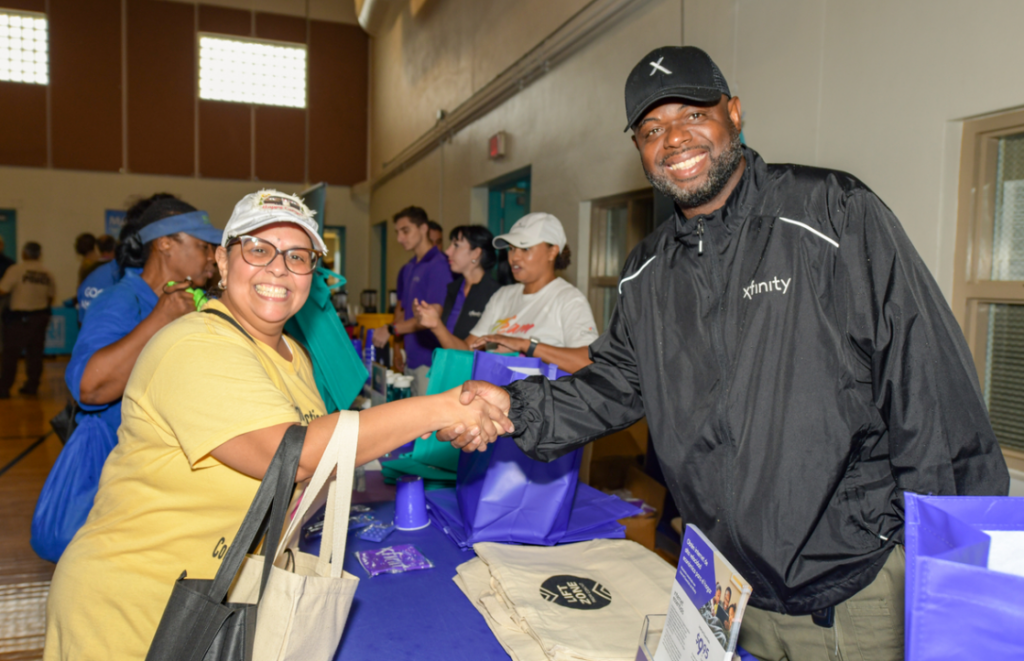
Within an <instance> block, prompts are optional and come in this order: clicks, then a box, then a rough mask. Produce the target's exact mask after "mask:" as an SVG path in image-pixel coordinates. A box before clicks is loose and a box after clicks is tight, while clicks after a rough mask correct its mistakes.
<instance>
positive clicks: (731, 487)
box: [697, 217, 785, 610]
mask: <svg viewBox="0 0 1024 661" xmlns="http://www.w3.org/2000/svg"><path fill="white" fill-rule="evenodd" d="M722 222H723V223H724V222H725V218H724V217H723V218H722ZM697 236H698V237H699V239H698V244H697V254H698V255H703V254H704V219H703V218H698V219H697ZM708 240H709V242H710V241H711V239H710V238H709V239H708ZM708 247H709V249H710V253H711V264H710V270H711V282H712V286H713V287H714V291H713V292H712V293H713V296H714V300H715V310H714V321H713V322H712V332H711V340H712V343H713V345H714V350H715V357H716V358H717V359H718V369H719V370H720V371H721V375H722V377H721V378H722V385H723V392H722V397H720V398H719V399H718V405H717V406H716V409H717V415H718V419H717V420H716V424H717V426H718V433H719V434H721V435H722V438H724V439H725V440H726V441H727V442H728V443H729V446H730V449H731V454H730V455H729V459H730V462H729V463H730V464H731V465H730V466H729V470H727V471H726V475H725V478H726V489H727V492H726V499H727V502H729V503H733V502H735V493H734V491H735V481H734V475H733V471H734V469H735V458H736V444H735V442H734V439H733V437H732V433H731V432H730V431H729V428H728V425H727V424H726V419H727V417H726V415H727V407H728V402H729V396H730V395H731V394H732V384H731V382H730V380H729V377H730V373H729V365H728V361H727V360H726V356H725V331H724V329H723V326H722V315H723V309H724V307H725V285H724V284H723V283H722V274H721V265H720V263H719V259H718V252H717V251H716V250H715V246H714V244H713V243H709V244H708ZM723 518H724V519H725V525H726V528H727V529H728V531H729V537H731V538H732V543H733V545H734V546H735V547H736V552H737V553H739V554H740V556H741V557H742V559H743V562H744V564H745V565H746V566H747V568H748V570H749V571H750V572H751V573H753V574H754V575H756V576H757V578H758V579H759V580H760V583H761V584H762V585H764V586H765V587H766V588H767V590H768V592H769V593H770V596H771V598H772V600H773V601H774V602H775V603H776V604H777V605H779V606H782V602H781V600H780V599H779V597H778V594H777V593H776V592H775V589H774V588H773V587H772V585H771V582H770V581H768V580H767V579H766V578H765V577H764V576H763V575H762V574H761V572H759V571H758V570H757V569H756V568H755V567H754V564H753V563H752V562H751V561H750V559H749V558H747V554H746V553H744V552H743V549H742V547H741V546H740V541H739V536H738V535H737V534H736V527H735V525H734V524H735V520H734V519H735V517H734V513H733V511H732V509H731V508H729V507H728V506H727V507H726V508H725V510H724V511H723ZM783 610H785V609H784V608H783Z"/></svg>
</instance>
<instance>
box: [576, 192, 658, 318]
mask: <svg viewBox="0 0 1024 661" xmlns="http://www.w3.org/2000/svg"><path fill="white" fill-rule="evenodd" d="M654 208H655V200H654V196H653V194H652V191H651V189H650V188H645V189H643V190H639V191H634V192H632V193H626V194H623V195H615V196H612V197H606V198H603V199H600V200H594V202H593V205H592V207H591V219H590V291H589V292H588V296H587V298H588V299H589V300H590V309H591V310H592V311H593V312H594V320H595V321H597V325H598V330H599V331H600V332H604V329H605V328H607V326H608V320H609V319H611V316H612V310H614V309H615V306H616V305H617V304H618V302H619V289H618V286H619V275H620V273H621V271H622V266H623V264H625V262H626V257H627V256H628V255H629V253H630V251H632V250H633V248H634V247H636V244H638V243H640V241H642V240H643V238H644V237H645V236H647V235H648V234H650V233H651V232H652V231H653V230H654V226H655V221H654V219H655V215H654Z"/></svg>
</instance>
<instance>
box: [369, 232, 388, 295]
mask: <svg viewBox="0 0 1024 661" xmlns="http://www.w3.org/2000/svg"><path fill="white" fill-rule="evenodd" d="M374 271H376V272H377V275H378V280H377V283H378V284H377V310H376V312H386V311H387V309H388V308H387V305H388V300H387V299H388V297H387V291H388V221H387V220H382V221H380V222H379V223H376V224H375V225H374V226H373V249H372V250H371V254H370V273H371V276H370V277H371V278H372V277H373V276H372V274H373V272H374ZM365 312H372V311H371V310H365Z"/></svg>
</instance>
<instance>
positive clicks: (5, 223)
mask: <svg viewBox="0 0 1024 661" xmlns="http://www.w3.org/2000/svg"><path fill="white" fill-rule="evenodd" d="M0 238H2V239H3V240H4V254H5V255H7V256H8V257H10V258H11V259H13V260H14V261H18V212H17V211H15V210H14V209H0Z"/></svg>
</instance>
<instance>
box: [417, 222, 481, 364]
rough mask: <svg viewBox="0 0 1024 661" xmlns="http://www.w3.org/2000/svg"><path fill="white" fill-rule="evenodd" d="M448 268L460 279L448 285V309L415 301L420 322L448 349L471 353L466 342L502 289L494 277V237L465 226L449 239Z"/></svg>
mask: <svg viewBox="0 0 1024 661" xmlns="http://www.w3.org/2000/svg"><path fill="white" fill-rule="evenodd" d="M448 240H449V243H448V249H447V250H445V251H444V254H445V255H447V256H448V266H449V268H451V270H452V273H454V274H455V275H457V276H459V275H461V276H462V277H461V278H456V279H455V280H454V281H452V282H451V283H450V284H449V285H448V295H447V296H446V297H445V300H444V307H441V306H440V305H431V304H429V303H425V302H422V301H418V300H417V301H414V305H415V308H414V312H415V313H416V321H417V322H419V325H420V326H422V327H423V328H429V329H430V330H431V331H432V332H433V333H434V335H435V336H436V337H437V341H438V342H440V343H441V346H442V347H443V348H445V349H468V348H469V346H468V345H467V344H466V341H465V340H466V338H467V337H468V336H469V331H471V330H473V326H475V325H476V322H477V321H478V320H479V319H480V315H481V314H483V311H484V308H486V307H487V302H488V301H490V300H491V296H493V295H494V292H496V291H498V289H500V288H501V287H500V285H499V284H498V283H497V282H496V281H495V280H494V278H493V277H491V274H490V273H489V271H490V270H491V269H492V268H494V264H495V261H496V260H497V254H496V252H495V250H494V246H493V245H491V243H492V241H493V240H494V235H493V234H491V232H490V231H489V230H488V229H487V228H486V227H483V226H481V225H462V226H460V227H456V228H455V229H453V230H452V231H451V233H450V234H449V235H448Z"/></svg>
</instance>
